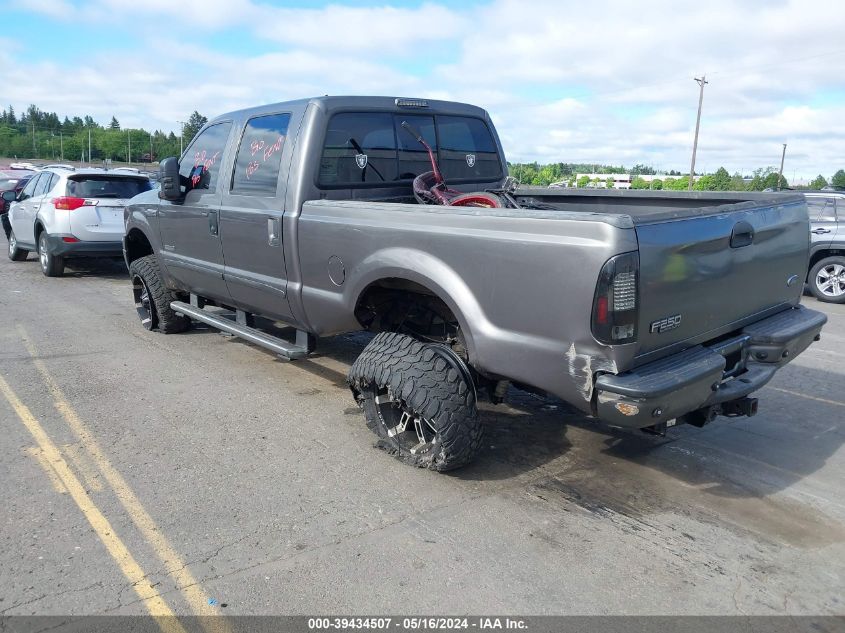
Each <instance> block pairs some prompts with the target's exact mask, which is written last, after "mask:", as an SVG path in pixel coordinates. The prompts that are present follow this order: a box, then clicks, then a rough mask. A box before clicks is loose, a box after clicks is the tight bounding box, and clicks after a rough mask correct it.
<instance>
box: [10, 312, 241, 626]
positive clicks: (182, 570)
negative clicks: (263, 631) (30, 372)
mask: <svg viewBox="0 0 845 633" xmlns="http://www.w3.org/2000/svg"><path fill="white" fill-rule="evenodd" d="M17 329H18V333H19V334H20V336H21V338H22V339H23V343H24V346H25V347H26V350H27V352H29V355H30V356H31V357H32V362H33V363H34V364H35V368H36V369H37V370H38V373H39V374H41V378H42V379H43V380H44V383H45V384H46V386H47V389H48V390H49V392H50V395H51V396H52V397H53V401H54V404H55V407H56V409H57V410H58V412H59V413H60V414H61V416H62V417H63V418H64V420H65V422H67V424H68V426H69V427H70V429H71V431H73V433H74V435H76V437H77V439H78V440H79V444H80V446H82V447H83V448H84V449H85V450H86V451H87V453H88V455H89V456H90V458H91V459H92V460H93V462H94V464H96V466H97V468H98V469H99V470H100V472H101V473H102V475H103V478H104V479H105V481H106V482H107V483H108V484H109V486H110V487H111V489H112V490H113V491H114V494H115V496H117V499H118V500H119V501H120V504H121V505H122V506H123V508H124V510H126V512H127V514H128V515H129V517H130V518H131V519H132V522H133V523H134V524H135V526H136V527H137V528H138V530H139V531H140V532H141V534H142V535H143V536H144V538H145V539H146V541H147V543H149V545H150V547H152V549H153V550H154V551H155V553H156V555H157V556H158V558H159V559H160V560H161V562H162V564H163V565H164V567H165V571H166V572H167V574H168V575H169V576H170V578H172V579H173V581H174V582H175V584H176V588H177V589H179V590H180V591H181V592H182V594H183V595H184V596H185V599H186V600H187V602H188V604H189V606H190V607H191V610H192V611H193V612H194V613H195V614H196V615H200V616H218V617H204V618H200V624H201V626H202V627H203V628H204V629H205V630H206V631H209V633H211V632H214V633H230V631H231V627H230V626H229V623H228V622H227V621H226V620H225V619H224V618H223V617H220V612H219V610H217V609H215V607H214V606H212V605H210V604H209V602H210V600H209V596H208V595H207V594H206V593H205V591H204V590H203V589H202V587H201V586H200V584H199V582H198V581H197V579H196V578H195V577H194V575H193V574H192V573H191V571H190V570H189V569H188V565H187V563H186V562H185V561H184V560H183V559H182V557H181V555H180V554H179V553H178V552H177V551H176V549H175V548H174V547H173V546H172V545H171V544H170V542H169V541H168V539H167V537H166V536H165V535H164V533H163V532H162V531H161V529H160V528H159V527H158V525H157V524H156V522H155V520H154V519H153V518H152V516H150V513H149V512H147V510H146V508H145V507H144V505H143V504H142V503H141V501H140V500H139V499H138V497H137V495H136V494H135V492H134V491H133V490H132V488H131V487H130V486H129V484H128V483H127V482H126V480H125V479H124V478H123V475H121V474H120V472H119V471H118V470H117V469H116V468H115V467H114V466H112V464H111V462H110V461H109V459H108V457H106V454H105V453H104V452H103V450H102V449H101V448H100V445H99V443H98V442H97V440H96V439H95V437H94V435H93V433H91V432H90V431H89V430H88V427H87V426H86V425H85V423H84V422H83V421H82V419H81V418H80V417H79V415H77V413H76V411H75V410H74V409H73V407H72V406H71V404H70V402H68V400H67V398H66V397H65V395H64V392H63V391H62V390H61V388H60V387H59V385H58V384H57V383H56V381H55V379H54V378H53V376H52V374H51V373H50V372H49V371H48V369H47V367H46V365H45V364H44V362H43V361H42V360H41V359H40V358H39V356H38V350H37V349H36V348H35V345H34V344H33V342H32V339H30V337H29V335H28V334H27V332H26V330H25V329H24V328H23V326H22V325H20V324H18V326H17Z"/></svg>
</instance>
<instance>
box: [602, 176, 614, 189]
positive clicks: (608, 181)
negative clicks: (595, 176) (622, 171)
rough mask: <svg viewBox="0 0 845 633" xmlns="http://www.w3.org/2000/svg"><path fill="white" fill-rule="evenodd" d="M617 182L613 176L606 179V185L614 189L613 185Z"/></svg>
mask: <svg viewBox="0 0 845 633" xmlns="http://www.w3.org/2000/svg"><path fill="white" fill-rule="evenodd" d="M615 184H616V181H615V180H613V178H612V177H611V176H608V177H607V180H605V181H604V186H605V187H607V188H608V189H613V186H614V185H615Z"/></svg>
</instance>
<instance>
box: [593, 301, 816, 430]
mask: <svg viewBox="0 0 845 633" xmlns="http://www.w3.org/2000/svg"><path fill="white" fill-rule="evenodd" d="M826 322H827V317H826V316H825V315H824V314H822V313H821V312H816V311H815V310H809V309H807V308H805V307H803V306H798V307H796V308H792V309H789V310H785V311H783V312H780V313H778V314H776V315H774V316H772V317H769V318H767V319H763V320H762V321H758V322H757V323H753V324H751V325H749V326H746V327H745V328H743V329H742V331H741V332H740V333H739V334H737V335H736V336H734V337H732V338H730V339H728V340H725V341H721V342H719V343H714V344H710V345H697V346H695V347H692V348H690V349H688V350H685V351H683V352H680V353H678V354H673V355H672V356H669V357H667V358H663V359H660V360H658V361H654V362H652V363H648V364H646V365H643V366H642V367H638V368H636V369H634V370H631V371H629V372H625V373H622V374H603V375H601V376H599V377H598V378H597V379H596V388H595V394H596V396H595V397H596V400H595V402H596V413H597V415H598V417H599V418H600V419H602V420H604V421H605V422H608V423H609V424H612V425H614V426H623V427H631V428H643V427H646V426H652V425H655V424H660V423H662V422H666V421H667V420H672V419H674V418H677V417H679V416H682V415H684V414H686V413H689V412H691V411H694V410H696V409H700V408H702V407H708V406H712V405H717V404H721V403H724V402H728V401H731V400H736V399H738V398H743V397H745V396H747V395H748V394H750V393H753V392H754V391H756V390H758V389H760V387H762V386H763V385H765V384H766V383H767V382H769V380H771V378H772V376H774V374H775V372H776V371H777V370H778V369H779V368H780V367H782V366H784V365H785V364H786V363H788V362H789V361H791V360H792V359H793V358H795V357H796V356H797V355H798V354H800V353H801V352H803V351H804V350H805V349H807V347H808V346H809V345H810V343H812V342H813V341H814V340H817V339H818V336H819V333H820V332H821V329H822V326H823V325H824V324H825V323H826Z"/></svg>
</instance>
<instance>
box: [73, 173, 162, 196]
mask: <svg viewBox="0 0 845 633" xmlns="http://www.w3.org/2000/svg"><path fill="white" fill-rule="evenodd" d="M150 189H151V185H150V181H149V180H147V179H145V178H114V177H107V176H90V177H86V178H75V179H73V180H68V181H67V195H69V196H74V197H75V198H132V197H133V196H137V195H138V194H139V193H142V192H144V191H149V190H150Z"/></svg>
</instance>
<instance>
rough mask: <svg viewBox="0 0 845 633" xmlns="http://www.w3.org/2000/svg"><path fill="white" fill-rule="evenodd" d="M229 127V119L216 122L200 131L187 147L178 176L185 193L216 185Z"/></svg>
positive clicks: (211, 187) (212, 188) (230, 127)
mask: <svg viewBox="0 0 845 633" xmlns="http://www.w3.org/2000/svg"><path fill="white" fill-rule="evenodd" d="M231 129H232V123H231V122H230V121H224V122H223V123H216V124H215V125H212V126H210V127H207V128H205V129H204V130H203V131H202V132H200V134H199V136H197V137H196V138H195V139H194V142H193V143H191V145H190V146H189V147H188V149H187V151H186V152H185V154H184V156H182V162H181V163H179V176H180V180H181V182H182V184H183V185H184V186H185V192H186V193H187V192H188V191H191V190H193V189H209V190H211V191H213V190H214V188H215V187H216V186H217V177H218V175H219V174H220V162H221V161H222V160H223V150H225V149H226V141H227V140H228V138H229V131H230V130H231Z"/></svg>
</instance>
